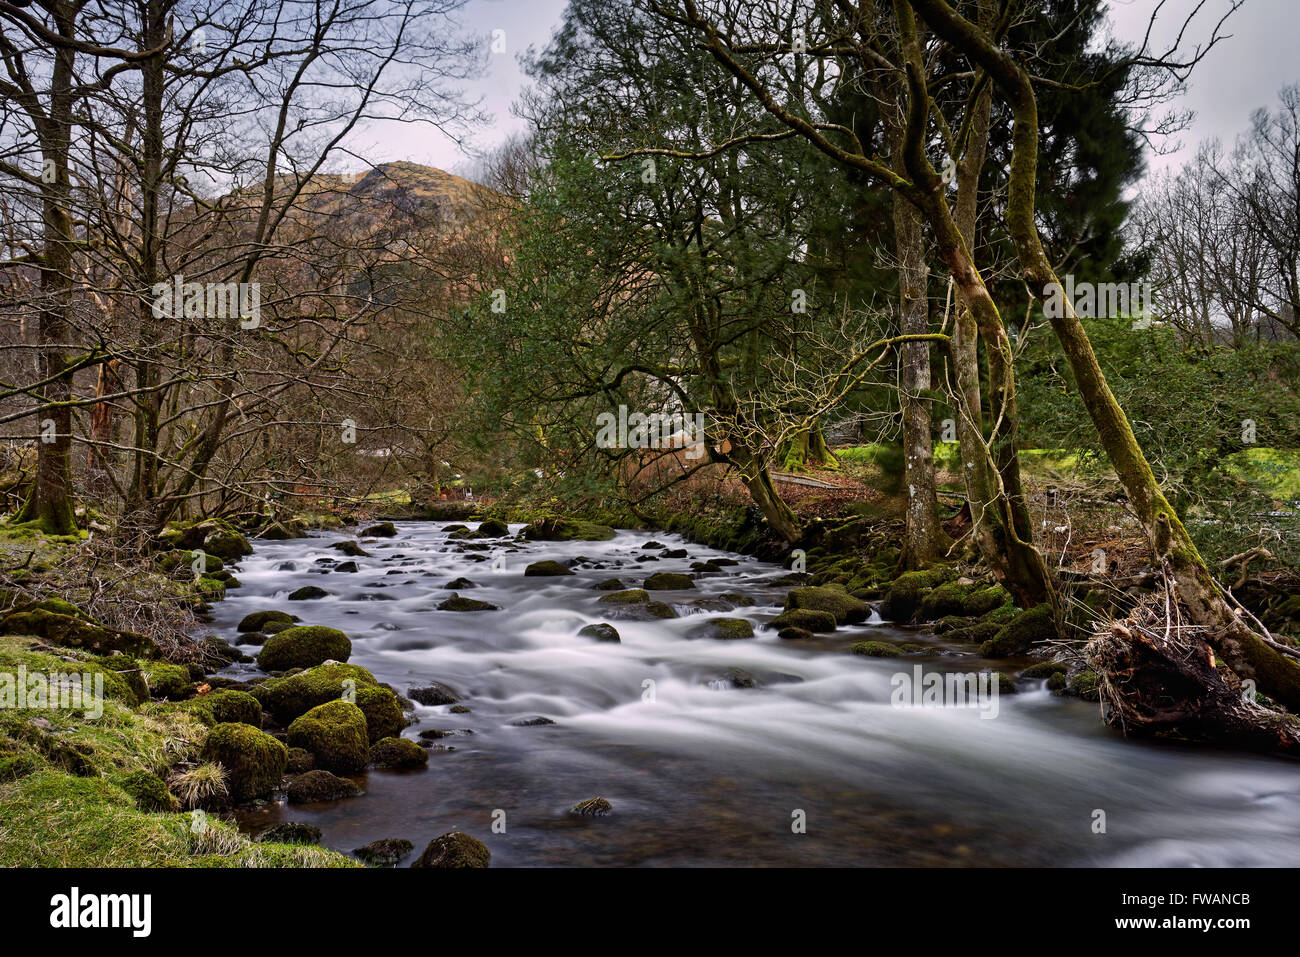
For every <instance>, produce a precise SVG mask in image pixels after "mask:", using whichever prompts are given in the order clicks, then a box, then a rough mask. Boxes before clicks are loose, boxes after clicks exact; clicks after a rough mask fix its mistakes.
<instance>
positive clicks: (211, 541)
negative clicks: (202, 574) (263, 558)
mask: <svg viewBox="0 0 1300 957" xmlns="http://www.w3.org/2000/svg"><path fill="white" fill-rule="evenodd" d="M203 550H204V551H205V552H207V553H208V554H209V555H216V556H217V557H218V558H220V559H222V560H223V561H225V562H236V561H239V559H241V558H243V557H244V556H245V555H251V554H253V546H252V545H250V544H249V543H248V539H247V538H245V537H244V536H243V535H242V534H240V533H239V532H236V531H234V530H231V529H218V530H217V531H215V532H213V533H212V534H211V535H209V536H208V537H207V539H206V540H205V541H204V542H203Z"/></svg>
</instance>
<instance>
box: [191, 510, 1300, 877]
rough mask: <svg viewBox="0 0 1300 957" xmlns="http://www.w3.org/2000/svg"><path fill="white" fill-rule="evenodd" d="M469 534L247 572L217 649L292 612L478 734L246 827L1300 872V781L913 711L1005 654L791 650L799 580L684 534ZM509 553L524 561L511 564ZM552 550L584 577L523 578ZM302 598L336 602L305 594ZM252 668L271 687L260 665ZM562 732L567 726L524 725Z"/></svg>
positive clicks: (1021, 701) (646, 858)
mask: <svg viewBox="0 0 1300 957" xmlns="http://www.w3.org/2000/svg"><path fill="white" fill-rule="evenodd" d="M447 524H448V523H437V522H406V523H401V522H399V523H397V528H398V535H397V537H395V538H389V539H365V540H363V542H362V544H363V547H364V548H365V550H366V551H367V552H369V553H370V555H371V557H369V558H365V557H361V558H356V559H351V560H353V561H356V563H357V566H358V570H357V571H356V572H354V573H348V572H339V571H330V569H331V568H332V566H333V564H335V563H338V562H342V561H347V560H349V559H347V557H346V556H344V555H342V554H340V552H339V551H337V550H336V549H333V548H330V547H329V546H330V545H331V544H332V543H334V542H338V541H341V540H344V539H346V538H351V537H353V536H351V535H345V534H343V533H315V534H313V536H312V537H311V538H307V539H296V540H289V541H272V542H258V543H256V551H255V553H254V554H253V555H251V556H249V557H247V558H245V559H244V560H243V561H242V562H240V563H239V566H238V568H237V569H236V574H237V575H238V577H239V579H240V581H241V582H242V583H243V587H241V588H239V589H233V590H231V591H230V592H229V593H228V594H229V597H228V598H227V599H226V600H225V601H223V602H219V603H217V605H216V606H215V609H214V612H213V615H214V621H213V623H212V626H211V628H210V631H211V632H213V633H216V634H220V635H221V636H223V637H225V638H226V639H227V640H229V641H231V643H232V644H237V643H238V636H237V634H236V631H235V625H236V623H237V622H238V621H239V620H240V619H241V618H242V617H243V616H244V615H245V614H247V613H248V612H250V611H257V610H261V609H267V608H283V609H287V610H290V611H292V612H293V613H294V614H297V615H299V616H301V617H302V619H303V621H304V623H309V624H320V625H330V626H332V627H336V628H339V629H342V630H343V631H345V632H346V633H347V634H348V635H349V637H350V638H351V639H352V646H353V653H352V658H351V659H350V660H351V662H352V663H353V664H358V665H362V666H364V667H366V668H368V669H370V670H371V671H372V672H373V673H374V674H375V676H376V677H377V678H378V679H379V680H380V681H383V682H387V683H390V684H391V685H393V687H395V688H396V689H397V690H398V691H400V692H402V693H406V691H407V689H408V688H410V687H412V686H420V685H425V684H428V683H429V682H430V681H437V682H440V683H442V684H445V685H447V686H449V687H451V688H452V689H454V690H455V691H456V692H458V693H459V695H460V696H461V698H462V702H463V704H465V705H466V706H468V707H469V708H470V709H471V711H470V713H468V714H451V713H449V709H448V706H445V705H444V706H437V707H425V706H417V723H416V724H413V725H412V726H410V727H408V728H407V729H406V732H405V734H406V735H407V736H411V737H415V736H416V735H417V734H418V732H420V731H421V730H425V729H429V728H438V729H443V730H450V731H457V732H462V731H464V732H472V733H457V734H454V735H451V736H449V737H445V738H443V739H441V740H440V741H438V742H436V743H437V744H438V745H440V746H442V747H440V748H437V749H435V750H434V751H433V752H432V753H431V754H430V760H429V765H428V768H427V769H422V770H418V771H380V770H372V771H370V772H368V773H365V774H362V775H357V776H356V777H355V778H354V780H355V781H356V782H357V783H358V784H359V785H361V787H363V788H364V790H365V792H366V793H365V794H364V795H363V796H361V797H357V798H350V799H347V800H343V801H338V802H333V803H329V804H314V805H293V806H289V805H285V804H283V803H271V804H268V805H266V806H265V807H262V808H257V809H253V810H247V811H241V812H240V813H239V821H240V824H241V826H242V827H244V828H245V829H247V830H250V831H256V830H258V829H260V828H261V827H263V826H265V825H268V824H272V823H277V822H279V821H284V820H293V821H302V822H305V823H309V824H314V825H316V826H318V827H319V828H320V829H321V831H322V843H323V844H324V845H325V846H327V847H330V848H332V849H335V850H339V851H344V852H348V851H351V850H352V849H353V848H356V847H359V846H361V845H363V844H366V843H368V842H370V841H373V840H377V839H379V838H406V839H408V840H410V841H411V842H412V843H414V844H415V846H416V853H417V854H418V852H419V850H420V849H422V848H423V847H424V845H425V844H426V843H427V842H428V841H429V840H431V839H432V838H434V837H436V836H438V835H440V834H443V833H445V832H447V831H451V830H461V831H465V832H466V833H468V834H471V835H473V836H475V837H477V838H479V839H480V840H482V841H483V842H484V843H485V844H486V845H487V846H488V848H489V849H490V850H491V852H492V863H493V866H559V865H645V866H687V865H703V866H709V865H720V866H736V865H743V866H770V865H784V866H812V865H840V866H844V865H905V866H1007V865H1047V866H1052V865H1103V866H1196V865H1201V866H1281V865H1292V864H1294V863H1295V861H1296V860H1297V859H1298V858H1300V773H1297V772H1298V771H1300V768H1297V766H1296V765H1295V763H1293V762H1290V761H1284V760H1280V759H1275V758H1267V757H1257V756H1252V755H1241V754H1232V753H1225V752H1217V751H1207V750H1199V749H1191V748H1187V747H1180V746H1177V745H1169V744H1160V743H1152V742H1134V741H1125V740H1123V739H1122V738H1121V737H1120V736H1119V735H1118V734H1116V733H1115V732H1112V731H1110V730H1108V729H1106V728H1104V727H1103V726H1102V725H1101V723H1100V721H1099V719H1098V712H1097V709H1098V706H1097V705H1096V704H1095V703H1087V702H1082V701H1078V700H1074V699H1067V698H1061V697H1058V696H1056V695H1053V694H1052V693H1050V692H1049V691H1047V689H1046V687H1045V682H1042V681H1021V682H1020V686H1021V689H1022V690H1021V692H1020V693H1018V694H1014V695H1001V696H999V698H998V702H997V706H998V707H997V715H996V717H995V718H992V719H989V718H987V717H981V711H980V709H977V708H958V707H917V706H911V707H907V706H904V707H899V706H895V705H894V704H893V703H892V702H891V698H892V697H894V696H893V695H892V691H893V685H891V678H892V677H893V676H894V675H895V674H897V673H900V672H906V673H910V672H912V670H913V667H914V666H916V665H921V666H922V667H923V668H924V669H925V670H926V671H929V670H940V671H961V672H970V671H976V670H979V669H983V668H987V667H989V666H990V665H991V664H992V665H994V666H996V667H999V668H1001V669H1003V670H1008V668H1007V663H1006V662H998V663H990V662H986V661H984V660H982V659H980V658H978V656H975V655H973V654H971V648H970V646H962V645H956V644H948V643H945V642H943V641H942V640H941V638H938V637H935V636H933V635H930V634H928V633H927V632H924V631H920V630H917V629H914V628H900V627H896V626H894V625H890V624H887V623H883V622H881V621H880V620H879V619H878V617H877V616H875V615H873V616H872V620H871V621H869V622H867V623H864V624H861V625H856V626H847V627H841V628H840V629H839V630H838V631H837V632H836V633H835V634H834V635H827V636H822V637H818V638H816V639H814V640H811V641H806V642H800V641H783V640H780V639H778V638H777V637H776V633H775V632H774V631H771V630H765V629H763V628H762V627H761V626H762V624H763V623H765V622H766V621H768V620H770V619H771V618H773V617H774V616H775V615H776V614H777V613H778V612H779V611H780V605H781V603H782V602H783V601H784V596H785V591H786V588H785V587H781V586H779V585H775V584H773V583H774V581H775V580H776V579H779V578H781V577H782V576H785V575H787V574H788V572H786V570H784V569H782V568H780V567H778V566H776V565H772V564H767V563H764V562H760V561H758V560H756V559H754V558H751V557H747V556H742V555H729V554H728V553H725V552H721V551H718V550H716V549H711V548H706V547H703V546H700V545H695V544H689V543H687V542H685V541H684V540H682V539H681V538H680V537H678V536H674V535H667V534H653V535H652V534H649V533H644V532H632V531H620V532H619V533H618V534H617V536H616V537H615V538H614V539H612V540H610V541H604V542H585V541H583V542H514V541H512V540H506V539H503V540H499V541H497V542H487V543H470V544H471V545H472V546H478V545H481V544H486V545H487V546H488V549H487V550H483V549H477V550H476V549H475V548H471V549H465V544H466V543H463V542H457V541H451V540H449V539H448V533H447V531H446V525H447ZM521 527H522V526H517V525H512V526H511V532H512V534H514V533H517V532H518V530H519V529H520V528H521ZM651 541H654V542H658V543H662V545H663V546H665V549H664V550H676V549H685V550H686V552H687V557H685V558H669V557H660V556H661V551H662V550H661V549H646V548H644V547H643V546H644V545H646V544H647V543H648V542H651ZM497 549H504V551H503V552H501V554H503V555H504V559H505V561H504V567H503V568H493V563H492V562H491V561H488V560H485V559H490V558H491V557H492V555H493V554H496V553H497V552H496V550H497ZM652 557H653V558H652ZM711 558H724V559H725V558H731V559H734V560H735V561H736V562H737V564H735V565H734V566H727V567H726V568H725V570H724V572H723V573H712V574H702V575H700V576H699V577H697V578H696V588H694V589H691V590H682V591H676V592H658V593H654V595H653V597H655V598H659V599H662V600H664V601H666V602H668V603H669V604H671V605H672V606H673V607H674V608H675V609H676V610H677V612H678V615H679V616H680V617H678V618H675V619H668V620H654V621H647V622H635V621H613V622H612V623H613V624H614V625H615V627H616V628H617V629H618V631H619V633H620V635H621V638H622V640H621V642H620V643H611V642H600V641H596V640H593V639H592V638H588V637H580V636H578V634H577V632H578V630H579V629H580V628H581V627H582V626H584V625H587V624H590V623H594V622H600V621H604V620H608V619H606V618H605V617H603V616H602V613H601V612H602V607H603V606H601V605H599V604H598V603H597V602H598V599H599V598H600V597H601V596H602V595H604V594H606V592H602V591H598V590H596V589H595V588H594V586H595V585H596V584H597V583H599V582H601V581H604V580H606V579H608V578H610V577H618V578H619V579H621V580H622V581H623V582H624V583H625V584H626V585H627V586H628V587H639V586H640V584H641V583H642V581H643V580H644V578H645V577H646V576H648V575H650V574H652V573H654V572H663V571H667V572H687V573H690V571H691V567H690V566H691V563H692V562H699V561H705V560H708V559H711ZM545 559H554V560H557V561H560V562H564V563H570V564H571V565H572V569H573V571H574V572H575V574H574V575H571V576H564V577H525V576H524V574H523V571H524V568H525V566H526V565H527V564H528V563H530V562H534V561H540V560H545ZM576 559H583V561H576V562H575V560H576ZM458 577H465V578H468V579H470V580H471V581H473V582H474V583H475V585H476V586H477V587H474V588H470V589H462V590H460V594H462V595H463V596H465V597H472V598H475V599H479V600H484V601H488V602H491V603H493V604H495V605H498V606H500V609H501V610H498V611H477V612H453V611H439V610H437V609H436V608H435V605H436V604H438V603H439V602H441V601H442V600H444V599H445V598H447V597H448V596H449V595H450V594H451V592H450V591H449V590H448V589H446V588H445V587H444V586H445V585H446V584H447V583H448V582H449V581H451V580H452V579H455V578H458ZM303 585H316V586H319V587H321V588H324V589H326V590H327V591H328V592H330V594H329V595H328V596H327V597H325V598H321V599H316V600H310V601H294V602H289V601H287V600H286V597H287V595H288V593H289V592H291V591H293V590H295V589H297V588H300V587H301V586H303ZM723 593H739V594H741V595H743V596H745V601H746V604H743V605H741V606H740V607H737V608H735V609H733V610H713V608H716V609H723V608H726V606H727V605H729V604H730V602H729V601H723V600H720V599H718V596H719V595H721V594H723ZM735 600H736V599H735V598H733V599H731V601H735ZM701 606H704V607H701ZM702 616H703V617H702ZM707 616H724V617H742V618H746V619H748V620H749V621H751V622H752V623H753V625H754V627H755V631H756V637H754V638H751V639H741V640H727V641H723V640H713V639H708V638H692V637H688V632H689V631H690V630H692V629H693V628H695V627H696V626H698V625H699V624H700V623H701V622H703V621H704V620H705V618H706V617H707ZM864 638H884V639H887V640H904V641H912V642H920V643H922V644H925V645H926V646H927V647H929V648H930V649H932V652H933V653H927V654H916V655H910V656H907V657H903V658H887V659H877V658H864V657H860V656H856V655H851V654H849V653H848V648H849V646H850V645H851V644H852V643H853V642H855V641H861V640H863V639H864ZM243 650H245V651H247V652H249V653H250V654H256V651H257V649H256V648H251V647H249V648H244V649H243ZM733 668H735V669H742V670H743V671H745V672H747V673H749V675H751V676H752V677H753V678H754V679H756V682H757V686H756V687H744V688H742V687H735V686H734V684H733V683H732V682H731V681H729V680H727V679H726V674H727V672H728V669H733ZM227 673H228V674H230V675H232V676H234V677H251V676H253V675H256V674H258V672H257V671H256V668H255V666H252V665H237V666H235V667H234V668H233V669H230V670H229V671H228V672H227ZM538 716H541V717H545V718H549V719H551V720H552V721H554V722H555V723H554V724H550V725H535V726H518V725H517V724H515V722H518V721H520V720H526V719H530V718H535V717H538ZM596 796H601V797H604V798H606V799H607V800H608V801H610V802H611V804H612V805H613V810H612V812H611V813H610V814H608V815H606V816H603V817H580V816H576V815H573V814H571V813H570V812H569V809H570V808H571V807H572V806H573V805H574V804H575V803H577V802H578V801H581V800H584V799H586V798H591V797H596ZM1098 812H1102V813H1101V814H1099V813H1098ZM1103 814H1104V818H1103ZM494 822H496V828H495V830H494V827H493V825H494ZM1102 822H1104V832H1103V831H1102V830H1101V823H1102ZM503 827H504V833H501V830H502V828H503ZM409 860H410V859H409V858H408V860H407V861H406V862H404V863H409Z"/></svg>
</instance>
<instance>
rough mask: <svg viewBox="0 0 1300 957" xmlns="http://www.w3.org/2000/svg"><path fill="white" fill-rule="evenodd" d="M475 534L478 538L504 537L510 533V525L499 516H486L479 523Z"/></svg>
mask: <svg viewBox="0 0 1300 957" xmlns="http://www.w3.org/2000/svg"><path fill="white" fill-rule="evenodd" d="M475 534H476V535H477V536H478V537H479V538H505V537H506V536H507V535H509V534H510V526H509V525H507V524H506V523H505V522H503V521H501V519H499V518H486V519H484V520H483V521H482V522H480V523H479V526H478V530H477V531H476V532H475Z"/></svg>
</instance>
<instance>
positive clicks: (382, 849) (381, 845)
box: [352, 837, 415, 867]
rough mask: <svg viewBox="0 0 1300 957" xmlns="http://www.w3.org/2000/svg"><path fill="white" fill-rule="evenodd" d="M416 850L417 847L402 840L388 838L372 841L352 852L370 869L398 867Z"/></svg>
mask: <svg viewBox="0 0 1300 957" xmlns="http://www.w3.org/2000/svg"><path fill="white" fill-rule="evenodd" d="M413 850H415V845H414V844H412V843H411V842H410V841H406V840H403V839H402V838H394V837H386V838H382V839H380V840H378V841H371V842H370V843H369V844H364V845H362V846H361V847H358V848H356V849H355V850H353V851H352V853H353V854H355V855H356V856H357V857H359V858H361V860H363V861H365V862H366V865H367V866H369V867H396V866H397V865H398V864H400V863H401V862H402V858H404V857H406V855H408V854H410V853H411V852H412V851H413Z"/></svg>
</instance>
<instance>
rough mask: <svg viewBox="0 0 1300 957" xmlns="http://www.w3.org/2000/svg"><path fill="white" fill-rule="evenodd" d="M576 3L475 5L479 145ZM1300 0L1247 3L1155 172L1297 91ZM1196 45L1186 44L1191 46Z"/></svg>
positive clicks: (1131, 37)
mask: <svg viewBox="0 0 1300 957" xmlns="http://www.w3.org/2000/svg"><path fill="white" fill-rule="evenodd" d="M1196 3H1197V0H1167V2H1166V3H1165V10H1164V11H1163V12H1162V13H1161V15H1160V18H1159V19H1158V20H1157V22H1156V26H1155V29H1154V31H1153V33H1152V36H1153V44H1154V45H1157V46H1158V45H1160V44H1168V43H1169V42H1171V41H1172V39H1173V37H1174V35H1175V34H1176V32H1177V30H1178V28H1179V27H1180V26H1181V25H1182V23H1183V20H1184V19H1185V17H1186V16H1187V14H1188V13H1189V12H1190V11H1191V10H1193V9H1194V8H1195V6H1196ZM565 5H566V0H469V2H468V4H467V5H466V7H465V8H464V11H463V20H464V22H465V25H466V27H467V28H468V29H469V30H470V31H472V32H474V33H476V34H481V35H483V36H484V37H485V38H488V37H490V36H491V34H492V31H494V30H503V31H504V40H505V45H506V50H505V52H504V53H499V54H494V55H492V56H491V57H490V58H489V66H488V71H487V73H486V75H484V76H483V77H481V78H480V79H478V80H477V81H476V82H474V83H473V84H471V85H470V87H469V92H470V94H471V95H472V96H475V97H479V98H481V101H482V105H483V107H484V108H485V109H487V110H488V111H490V112H491V113H492V114H493V116H494V123H493V124H492V126H491V127H490V128H489V129H485V130H482V131H480V132H479V133H478V134H477V135H476V137H475V145H477V146H478V147H480V148H482V147H491V146H493V145H495V144H496V143H499V142H501V141H502V140H504V139H505V138H506V137H507V136H509V134H510V133H511V132H514V131H516V130H519V129H520V128H521V126H522V124H521V122H520V121H519V120H517V119H516V118H514V117H513V116H512V115H511V112H510V106H511V104H512V103H513V102H514V100H515V98H516V97H517V96H518V94H519V91H520V90H521V89H522V88H523V85H524V83H525V77H524V76H523V74H522V73H521V72H520V70H519V66H518V61H517V56H518V54H519V53H520V52H521V51H523V50H525V49H527V48H528V47H529V46H530V45H536V46H544V45H545V44H546V42H547V41H548V40H549V38H550V36H551V32H552V30H554V29H555V27H556V26H558V25H559V23H560V19H561V17H562V15H563V12H564V8H565ZM1158 5H1159V0H1111V4H1110V6H1111V19H1112V22H1113V25H1114V31H1115V35H1116V36H1117V37H1119V38H1121V39H1123V40H1127V41H1130V42H1138V41H1140V39H1141V36H1142V34H1143V32H1144V31H1145V29H1146V26H1147V23H1148V21H1149V19H1150V16H1151V13H1152V11H1154V10H1155V8H1156V7H1157V6H1158ZM1230 6H1231V0H1206V3H1205V8H1204V9H1203V10H1202V11H1201V13H1200V14H1198V16H1197V18H1196V20H1195V21H1194V22H1193V25H1192V28H1191V29H1190V30H1189V31H1188V34H1187V36H1188V38H1189V40H1190V41H1191V42H1192V43H1195V42H1203V40H1204V38H1205V37H1207V36H1208V35H1209V32H1210V30H1211V29H1212V28H1213V26H1214V24H1215V23H1216V22H1217V21H1218V20H1219V18H1220V17H1221V16H1222V15H1223V13H1224V12H1225V11H1226V10H1228V8H1229V7H1230ZM1298 24H1300V0H1245V4H1244V6H1243V7H1242V9H1240V10H1238V11H1237V12H1236V13H1235V14H1233V15H1232V17H1231V18H1230V19H1229V21H1228V23H1227V25H1226V27H1225V30H1224V32H1225V33H1228V34H1231V38H1230V39H1227V40H1224V41H1223V42H1222V43H1221V44H1220V45H1219V46H1217V47H1215V48H1214V49H1213V50H1211V51H1210V52H1209V54H1208V55H1207V57H1206V59H1205V61H1204V62H1202V63H1201V65H1200V66H1198V67H1197V70H1196V72H1195V73H1194V74H1193V76H1192V79H1191V81H1190V84H1189V87H1188V90H1187V91H1186V93H1185V94H1184V96H1183V97H1182V98H1181V103H1180V105H1182V106H1184V107H1186V108H1188V109H1191V110H1194V111H1195V113H1196V120H1195V122H1194V124H1193V125H1192V127H1191V128H1190V129H1189V130H1187V131H1186V132H1185V133H1182V134H1180V135H1179V137H1178V140H1179V141H1180V142H1181V143H1182V148H1181V150H1180V151H1179V152H1177V153H1174V154H1173V155H1171V156H1165V157H1152V158H1151V165H1152V166H1153V168H1159V167H1161V166H1165V165H1169V164H1177V163H1180V162H1181V161H1182V160H1184V159H1185V158H1187V156H1188V155H1189V154H1190V153H1191V152H1192V151H1193V150H1194V149H1195V146H1196V144H1197V143H1199V142H1200V141H1201V140H1202V139H1203V138H1205V137H1209V136H1218V137H1221V138H1222V139H1224V140H1225V141H1226V142H1229V143H1230V142H1231V141H1232V140H1233V138H1235V137H1236V136H1237V135H1238V134H1239V133H1241V132H1243V131H1244V130H1245V129H1246V128H1247V125H1248V123H1249V118H1250V113H1251V112H1252V111H1253V110H1255V109H1257V108H1259V107H1272V106H1273V105H1274V104H1275V103H1276V96H1277V91H1278V90H1279V89H1280V88H1281V87H1283V86H1285V85H1286V84H1288V83H1300V56H1297V53H1296V50H1295V46H1296V39H1297V37H1298V36H1300V29H1298ZM1190 46H1191V43H1188V42H1187V41H1185V48H1189V47H1190ZM357 145H358V146H359V147H360V152H362V153H364V154H366V155H368V156H370V157H372V158H373V159H375V160H376V161H378V162H384V161H389V160H403V159H404V160H411V161H413V162H416V163H423V164H426V165H429V166H436V167H438V168H440V169H445V170H450V171H465V170H466V169H467V168H468V166H469V164H470V159H469V157H467V156H466V154H465V151H464V150H462V149H461V148H460V147H459V146H457V145H456V144H455V143H454V142H452V141H450V140H449V139H447V138H446V137H444V136H443V135H441V134H439V133H438V132H437V131H434V130H429V129H424V128H417V127H409V126H403V125H401V124H386V125H385V126H383V127H377V128H372V129H370V130H368V131H367V132H366V134H365V135H364V137H363V139H362V141H361V142H359V143H358V144H357Z"/></svg>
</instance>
